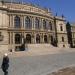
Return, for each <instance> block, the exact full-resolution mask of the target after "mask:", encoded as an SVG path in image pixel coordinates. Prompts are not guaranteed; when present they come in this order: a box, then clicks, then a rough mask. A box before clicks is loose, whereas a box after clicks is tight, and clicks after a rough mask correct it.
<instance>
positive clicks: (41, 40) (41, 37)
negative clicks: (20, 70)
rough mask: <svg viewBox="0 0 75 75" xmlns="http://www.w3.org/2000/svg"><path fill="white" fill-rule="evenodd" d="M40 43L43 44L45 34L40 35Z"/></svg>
mask: <svg viewBox="0 0 75 75" xmlns="http://www.w3.org/2000/svg"><path fill="white" fill-rule="evenodd" d="M40 42H41V43H43V34H41V35H40Z"/></svg>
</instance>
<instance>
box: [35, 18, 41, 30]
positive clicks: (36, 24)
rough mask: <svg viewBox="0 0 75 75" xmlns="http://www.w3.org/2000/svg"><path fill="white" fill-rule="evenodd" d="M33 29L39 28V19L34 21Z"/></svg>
mask: <svg viewBox="0 0 75 75" xmlns="http://www.w3.org/2000/svg"><path fill="white" fill-rule="evenodd" d="M35 28H36V29H39V28H40V26H39V19H38V18H36V19H35Z"/></svg>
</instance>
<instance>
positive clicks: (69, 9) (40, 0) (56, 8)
mask: <svg viewBox="0 0 75 75" xmlns="http://www.w3.org/2000/svg"><path fill="white" fill-rule="evenodd" d="M20 1H21V0H20ZM22 1H24V2H29V3H33V4H39V5H40V7H46V8H51V9H52V12H53V13H54V14H55V13H57V14H58V16H61V15H62V14H63V15H64V16H65V17H66V19H67V20H68V21H70V22H74V21H75V0H22Z"/></svg>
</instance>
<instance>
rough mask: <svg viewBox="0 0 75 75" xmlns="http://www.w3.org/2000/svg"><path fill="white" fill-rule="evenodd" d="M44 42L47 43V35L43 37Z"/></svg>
mask: <svg viewBox="0 0 75 75" xmlns="http://www.w3.org/2000/svg"><path fill="white" fill-rule="evenodd" d="M44 42H45V43H47V42H48V41H47V35H44Z"/></svg>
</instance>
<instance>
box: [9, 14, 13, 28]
mask: <svg viewBox="0 0 75 75" xmlns="http://www.w3.org/2000/svg"><path fill="white" fill-rule="evenodd" d="M9 26H10V27H13V16H12V15H10V25H9Z"/></svg>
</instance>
